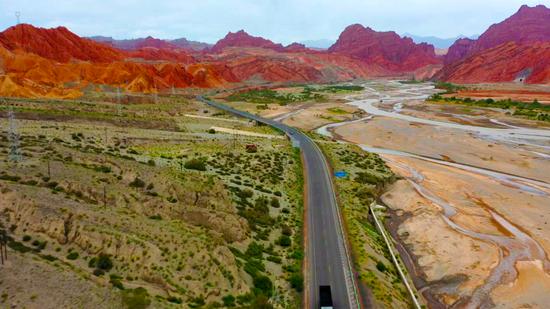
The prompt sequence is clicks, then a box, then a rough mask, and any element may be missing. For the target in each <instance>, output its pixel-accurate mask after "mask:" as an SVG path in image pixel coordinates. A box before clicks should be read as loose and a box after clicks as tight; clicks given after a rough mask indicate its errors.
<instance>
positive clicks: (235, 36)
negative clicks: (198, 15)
mask: <svg viewBox="0 0 550 309" xmlns="http://www.w3.org/2000/svg"><path fill="white" fill-rule="evenodd" d="M228 47H258V48H267V49H273V50H277V51H282V50H283V49H284V47H283V46H282V45H281V44H275V43H273V42H272V41H270V40H267V39H264V38H262V37H256V36H251V35H250V34H248V33H246V32H245V31H244V30H240V31H238V32H235V33H233V32H229V33H228V34H227V35H226V36H225V37H224V38H223V39H221V40H219V41H218V42H217V43H216V44H215V45H214V46H213V47H212V48H211V51H212V52H215V53H219V52H221V51H223V50H224V49H226V48H228Z"/></svg>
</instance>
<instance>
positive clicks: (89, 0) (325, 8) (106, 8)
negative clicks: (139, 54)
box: [0, 0, 547, 44]
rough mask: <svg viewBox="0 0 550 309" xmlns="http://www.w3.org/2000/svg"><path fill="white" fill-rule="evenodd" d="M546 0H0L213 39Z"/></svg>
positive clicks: (436, 30)
mask: <svg viewBox="0 0 550 309" xmlns="http://www.w3.org/2000/svg"><path fill="white" fill-rule="evenodd" d="M545 1H547V0H538V1H530V0H521V1H516V0H156V1H145V0H108V1H105V0H0V28H1V29H2V30H3V29H5V28H7V27H9V26H12V25H14V24H15V23H16V17H15V12H16V11H19V12H20V14H21V17H20V18H21V22H23V23H30V24H33V25H35V26H39V27H46V28H51V27H57V26H65V27H67V28H69V29H70V30H71V31H73V32H75V33H77V34H78V35H80V36H92V35H104V36H111V37H114V38H116V39H125V38H138V37H145V36H148V35H151V36H153V37H157V38H162V39H175V38H181V37H185V38H187V39H191V40H197V41H202V42H208V43H215V42H216V41H217V40H219V39H220V38H222V37H224V36H225V35H226V34H227V32H228V31H233V32H235V31H238V30H240V29H244V30H246V31H247V32H248V33H250V34H252V35H256V36H262V37H265V38H269V39H271V40H272V41H274V42H277V43H284V44H288V43H291V42H298V41H304V40H316V39H331V40H336V39H337V38H338V35H339V34H340V32H342V30H343V29H344V28H345V27H346V26H348V25H350V24H355V23H360V24H363V25H364V26H369V27H371V28H373V29H375V30H378V31H389V30H393V31H396V32H397V33H400V34H403V33H412V34H415V35H421V36H437V37H441V38H451V37H456V36H458V35H467V36H470V35H475V34H481V33H483V32H484V31H485V30H486V29H487V28H488V27H489V26H490V25H491V24H493V23H497V22H500V21H502V20H503V19H505V18H507V17H508V16H510V15H512V14H513V13H515V12H516V11H517V10H518V9H519V7H520V6H521V5H522V4H527V5H530V6H533V5H536V4H541V3H544V2H545Z"/></svg>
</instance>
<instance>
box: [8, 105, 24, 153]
mask: <svg viewBox="0 0 550 309" xmlns="http://www.w3.org/2000/svg"><path fill="white" fill-rule="evenodd" d="M8 119H9V128H8V143H9V147H10V152H9V154H8V160H9V161H11V162H21V150H20V149H19V133H18V132H17V123H16V121H15V114H14V113H13V109H11V108H10V110H9V111H8Z"/></svg>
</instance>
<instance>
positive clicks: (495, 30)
mask: <svg viewBox="0 0 550 309" xmlns="http://www.w3.org/2000/svg"><path fill="white" fill-rule="evenodd" d="M545 41H550V9H548V8H547V7H545V6H544V5H538V6H536V7H529V6H526V5H524V6H522V7H521V8H520V9H519V11H518V12H517V13H515V14H514V15H512V16H511V17H509V18H508V19H506V20H504V21H503V22H501V23H498V24H494V25H492V26H491V27H489V29H487V31H485V33H483V34H482V35H481V36H480V37H479V38H478V39H477V40H468V39H462V40H458V41H456V42H455V43H454V44H453V45H452V46H451V47H450V48H449V53H448V54H447V56H446V57H445V63H446V64H450V63H453V62H456V61H458V60H461V59H464V58H466V57H468V56H470V55H473V54H475V53H478V52H481V51H483V50H486V49H489V48H493V47H496V46H498V45H501V44H503V43H508V42H515V43H518V44H520V45H522V44H525V43H532V42H545Z"/></svg>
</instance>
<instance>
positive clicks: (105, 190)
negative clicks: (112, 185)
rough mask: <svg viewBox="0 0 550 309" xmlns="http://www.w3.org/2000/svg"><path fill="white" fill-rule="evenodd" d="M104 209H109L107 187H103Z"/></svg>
mask: <svg viewBox="0 0 550 309" xmlns="http://www.w3.org/2000/svg"><path fill="white" fill-rule="evenodd" d="M103 207H107V187H106V186H105V185H103Z"/></svg>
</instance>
